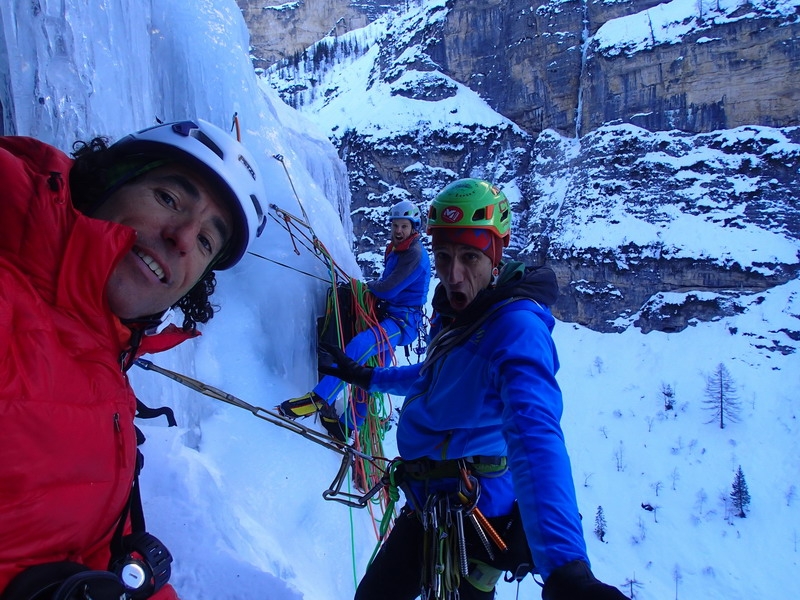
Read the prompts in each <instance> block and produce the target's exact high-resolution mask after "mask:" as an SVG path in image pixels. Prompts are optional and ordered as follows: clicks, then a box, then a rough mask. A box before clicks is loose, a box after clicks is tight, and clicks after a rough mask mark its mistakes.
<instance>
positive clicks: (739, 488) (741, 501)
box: [731, 465, 750, 519]
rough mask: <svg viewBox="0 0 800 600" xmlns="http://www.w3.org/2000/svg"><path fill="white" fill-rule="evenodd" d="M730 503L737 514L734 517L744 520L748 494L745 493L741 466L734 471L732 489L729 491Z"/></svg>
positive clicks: (745, 488) (745, 487) (745, 485)
mask: <svg viewBox="0 0 800 600" xmlns="http://www.w3.org/2000/svg"><path fill="white" fill-rule="evenodd" d="M731 501H732V502H733V506H734V507H735V508H736V510H738V511H739V514H738V515H736V516H737V517H740V518H742V519H744V518H745V517H746V516H747V513H745V508H747V507H748V506H750V492H748V491H747V482H746V481H745V480H744V473H743V472H742V465H739V469H738V470H737V471H736V475H735V477H734V478H733V487H732V489H731Z"/></svg>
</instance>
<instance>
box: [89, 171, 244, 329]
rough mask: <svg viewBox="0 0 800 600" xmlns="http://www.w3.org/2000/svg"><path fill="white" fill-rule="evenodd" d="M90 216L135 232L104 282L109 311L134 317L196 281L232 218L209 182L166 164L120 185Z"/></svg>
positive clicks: (160, 306) (165, 303) (160, 307)
mask: <svg viewBox="0 0 800 600" xmlns="http://www.w3.org/2000/svg"><path fill="white" fill-rule="evenodd" d="M92 217H95V218H97V219H103V220H106V221H112V222H114V223H120V224H122V225H127V226H129V227H131V228H133V229H134V230H135V231H136V241H135V242H134V245H133V248H132V249H131V251H130V252H128V253H127V254H126V255H125V256H123V257H122V259H121V260H120V262H119V263H118V264H117V266H116V267H115V268H114V271H113V272H112V273H111V276H110V277H109V280H108V283H107V284H106V294H107V296H108V302H109V305H110V307H111V310H112V312H113V313H114V314H115V315H117V316H118V317H120V318H123V319H135V318H138V317H142V316H146V315H152V314H156V313H159V312H162V311H164V310H166V309H168V308H169V307H170V306H172V305H174V304H175V303H176V302H177V301H178V300H180V299H181V298H182V297H183V296H184V295H186V293H187V292H188V291H189V290H191V289H192V288H193V287H194V285H195V284H196V283H197V282H198V281H199V280H200V277H201V276H202V275H203V274H204V273H205V272H206V270H207V269H208V267H209V266H210V265H211V262H212V260H213V259H214V258H215V257H216V256H217V254H218V253H219V252H220V250H221V249H222V248H223V247H224V246H225V243H226V242H227V241H228V239H229V238H230V236H231V231H232V227H233V220H232V218H231V215H230V213H229V212H228V211H227V209H225V208H224V206H223V205H222V203H221V202H220V201H219V200H218V199H217V195H216V193H215V192H214V191H213V189H212V187H211V186H210V185H209V184H208V183H207V182H206V181H205V180H204V179H203V178H201V177H199V176H198V175H197V174H196V173H194V172H193V171H191V170H190V169H188V168H186V167H183V166H180V165H177V164H170V165H165V166H162V167H158V168H156V169H153V170H152V171H149V172H147V173H145V174H144V175H142V176H141V177H138V178H136V179H134V180H133V181H131V182H130V183H128V184H126V185H124V186H123V187H121V188H120V189H119V190H117V191H116V192H115V193H114V194H112V195H111V196H110V197H109V198H108V200H106V201H105V202H104V203H103V204H102V205H101V206H100V207H99V208H98V210H97V211H95V212H94V213H93V214H92Z"/></svg>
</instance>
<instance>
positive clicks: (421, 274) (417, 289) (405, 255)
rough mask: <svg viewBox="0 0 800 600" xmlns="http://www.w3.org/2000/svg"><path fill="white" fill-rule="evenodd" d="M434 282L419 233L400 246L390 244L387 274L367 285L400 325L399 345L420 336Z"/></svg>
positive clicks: (384, 271) (386, 266) (386, 265)
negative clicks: (423, 311) (426, 305)
mask: <svg viewBox="0 0 800 600" xmlns="http://www.w3.org/2000/svg"><path fill="white" fill-rule="evenodd" d="M430 281H431V261H430V258H428V253H427V252H426V251H425V248H423V247H422V242H421V241H420V239H419V234H418V233H415V234H413V235H412V236H411V237H409V238H408V239H407V240H405V241H404V242H403V243H401V244H399V245H398V246H394V245H392V244H390V245H389V248H387V252H386V258H385V262H384V268H383V273H382V274H381V276H380V278H379V279H377V280H376V281H371V282H370V283H368V284H367V285H368V287H369V291H370V292H372V293H373V294H374V295H375V296H377V297H378V298H380V299H381V300H385V301H386V303H387V309H388V310H387V312H388V314H389V316H390V317H391V318H393V319H394V320H395V321H397V323H398V325H399V326H400V330H401V337H400V339H399V340H398V342H397V345H401V346H405V345H406V344H410V343H411V342H413V341H414V339H415V338H416V337H417V329H418V327H419V326H420V324H421V322H422V308H423V306H424V305H425V303H426V302H427V301H428V286H429V285H430Z"/></svg>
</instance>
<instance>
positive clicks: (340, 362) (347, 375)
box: [317, 343, 372, 390]
mask: <svg viewBox="0 0 800 600" xmlns="http://www.w3.org/2000/svg"><path fill="white" fill-rule="evenodd" d="M317 358H318V360H319V363H318V367H317V369H318V370H319V372H320V373H324V374H325V375H333V376H334V377H336V378H338V379H341V380H342V381H346V382H347V383H352V384H354V385H357V386H358V387H360V388H363V389H365V390H369V384H370V383H371V382H372V367H365V366H363V365H360V364H358V363H357V362H356V361H354V360H353V359H352V358H350V357H349V356H347V354H345V353H344V352H342V350H341V349H340V348H338V347H337V346H332V345H331V344H325V343H321V344H320V345H319V350H318V351H317Z"/></svg>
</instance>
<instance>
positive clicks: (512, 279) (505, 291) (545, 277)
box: [432, 261, 558, 327]
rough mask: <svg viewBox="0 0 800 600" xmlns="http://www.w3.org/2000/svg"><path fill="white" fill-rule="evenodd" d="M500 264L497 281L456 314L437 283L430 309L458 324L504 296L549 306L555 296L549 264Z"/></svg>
mask: <svg viewBox="0 0 800 600" xmlns="http://www.w3.org/2000/svg"><path fill="white" fill-rule="evenodd" d="M501 266H502V268H501V271H500V275H499V276H498V278H497V282H496V283H495V284H494V285H492V286H489V287H488V288H486V289H485V290H482V291H480V292H479V293H478V295H477V296H475V299H474V300H473V301H472V302H471V303H470V305H469V306H468V307H467V308H466V309H464V310H463V311H462V312H460V313H457V312H456V311H454V310H453V308H452V306H450V302H449V301H448V300H447V293H446V292H445V289H444V286H443V285H442V284H441V283H440V284H439V285H438V286H436V290H435V292H434V294H433V302H432V304H433V309H434V310H435V311H436V312H437V313H439V314H440V315H442V316H443V317H445V318H447V319H452V326H453V327H459V326H461V325H467V324H469V323H471V322H473V321H474V320H475V319H477V318H479V317H480V316H481V315H483V314H484V313H485V312H486V310H487V309H488V308H489V307H490V306H492V305H494V304H497V303H498V302H501V301H503V300H506V299H508V298H528V299H530V300H533V301H534V302H537V303H539V304H544V305H545V306H552V305H553V303H555V301H556V300H557V299H558V281H557V280H556V274H555V273H554V272H553V270H552V269H551V268H550V267H545V266H540V267H529V266H525V264H524V263H522V262H519V261H511V262H508V263H504V264H503V265H501Z"/></svg>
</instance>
